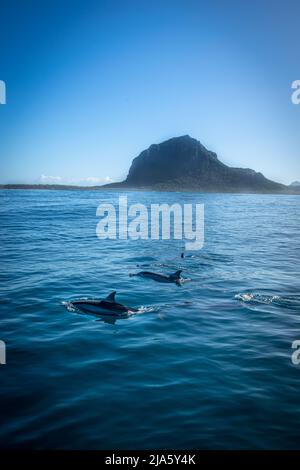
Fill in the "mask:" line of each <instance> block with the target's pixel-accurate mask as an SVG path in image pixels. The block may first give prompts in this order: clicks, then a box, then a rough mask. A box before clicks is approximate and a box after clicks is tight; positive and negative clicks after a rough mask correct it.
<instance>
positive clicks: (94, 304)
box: [65, 291, 138, 317]
mask: <svg viewBox="0 0 300 470" xmlns="http://www.w3.org/2000/svg"><path fill="white" fill-rule="evenodd" d="M115 296H116V292H115V291H114V292H112V293H111V294H109V295H108V296H107V297H106V298H104V299H78V300H71V301H69V302H65V305H66V306H67V308H69V309H74V310H78V311H80V312H83V313H90V314H93V315H100V316H102V315H109V316H114V317H126V316H128V315H130V314H131V313H136V312H138V309H136V308H134V307H128V306H126V305H123V304H120V303H118V302H116V301H115Z"/></svg>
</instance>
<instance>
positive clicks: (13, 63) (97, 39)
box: [0, 0, 300, 184]
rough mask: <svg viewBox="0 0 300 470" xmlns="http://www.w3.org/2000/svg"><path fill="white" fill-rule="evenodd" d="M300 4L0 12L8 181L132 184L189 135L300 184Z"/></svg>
mask: <svg viewBox="0 0 300 470" xmlns="http://www.w3.org/2000/svg"><path fill="white" fill-rule="evenodd" d="M299 18H300V3H299V1H296V0H287V1H285V2H282V1H279V0H278V1H276V0H261V1H258V0H253V1H251V2H247V4H246V2H243V1H238V0H226V1H224V0H223V1H221V0H220V1H205V2H204V1H201V0H198V1H193V0H180V1H179V0H178V1H176V0H172V1H168V0H164V1H161V0H160V1H156V0H153V1H149V0H147V1H144V0H131V1H126V0H124V1H114V0H112V1H101V0H98V1H91V0H81V1H79V0H72V1H71V0H70V1H69V0H62V1H56V0H52V1H49V0H44V1H43V2H40V1H37V0H35V1H32V0H27V1H26V2H25V1H23V0H19V1H16V0H11V1H9V2H5V3H4V2H3V3H2V5H1V30H0V79H1V80H4V81H5V82H6V87H7V104H6V105H1V106H0V158H1V174H0V181H1V183H8V182H39V181H43V182H61V183H66V182H67V183H68V182H71V183H74V184H76V183H79V182H80V183H81V184H82V183H83V184H94V183H96V182H97V183H98V182H99V183H101V182H102V181H103V182H104V181H105V179H107V178H111V179H113V180H120V179H122V178H123V177H125V176H126V174H127V170H128V168H129V166H130V163H131V160H132V158H134V157H135V156H137V155H138V154H139V152H140V151H142V150H143V149H144V148H147V147H148V146H149V145H150V144H152V143H158V142H160V141H163V140H165V139H167V138H170V137H173V136H177V135H183V134H190V135H191V136H193V137H195V138H197V139H199V140H200V141H201V142H202V143H203V144H204V145H206V146H207V147H208V148H209V149H211V150H213V151H215V152H217V154H218V156H219V158H220V159H221V160H222V161H224V162H225V163H227V164H229V165H233V166H241V167H250V168H253V169H255V170H257V171H261V172H263V173H264V174H265V176H267V177H269V178H271V179H274V180H276V181H280V182H284V183H290V182H291V181H293V180H296V179H298V180H300V158H299V157H300V155H299V153H300V132H299V130H300V129H299V127H300V105H298V106H296V105H293V104H292V102H291V93H292V91H291V83H292V82H293V81H294V80H296V79H300V67H299Z"/></svg>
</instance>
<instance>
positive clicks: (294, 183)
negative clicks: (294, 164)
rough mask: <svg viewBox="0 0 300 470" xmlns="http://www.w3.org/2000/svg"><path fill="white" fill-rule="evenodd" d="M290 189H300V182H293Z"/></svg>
mask: <svg viewBox="0 0 300 470" xmlns="http://www.w3.org/2000/svg"><path fill="white" fill-rule="evenodd" d="M290 188H300V181H293V182H292V183H291V184H290Z"/></svg>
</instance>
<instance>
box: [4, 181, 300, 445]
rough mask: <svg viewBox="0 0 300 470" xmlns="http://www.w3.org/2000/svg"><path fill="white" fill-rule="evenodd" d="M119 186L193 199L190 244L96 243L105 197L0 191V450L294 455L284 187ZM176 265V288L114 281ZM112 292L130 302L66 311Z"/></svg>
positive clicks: (299, 410) (298, 318)
mask: <svg viewBox="0 0 300 470" xmlns="http://www.w3.org/2000/svg"><path fill="white" fill-rule="evenodd" d="M127 195H128V202H129V204H131V203H135V202H138V203H142V204H146V205H147V206H149V204H150V203H164V202H165V203H169V204H171V203H174V202H179V203H203V204H204V205H205V243H204V247H203V249H202V250H199V251H194V252H192V251H190V252H187V253H186V257H185V258H183V259H182V258H181V257H180V254H181V251H182V246H183V243H182V242H181V241H179V240H142V241H133V240H100V239H98V238H97V236H96V226H97V223H98V222H99V217H97V216H96V210H97V207H98V205H99V204H100V203H113V204H117V203H118V194H117V193H114V192H108V191H106V192H104V191H80V190H78V191H75V190H74V191H39V190H35V191H30V190H26V191H22V190H15V191H14V190H10V191H5V190H3V191H1V192H0V196H1V201H0V204H1V206H0V214H1V225H0V240H1V248H0V250H1V289H0V307H1V308H0V312H1V313H0V315H1V321H0V339H1V340H3V341H5V343H6V347H7V364H6V365H1V366H0V380H1V386H0V409H1V416H0V421H1V423H0V424H1V426H0V446H1V447H2V448H34V449H49V448H50V449H151V448H157V449H299V448H300V365H294V364H293V363H292V360H291V355H292V352H293V350H292V347H291V346H292V342H293V341H294V340H297V339H298V340H300V290H299V281H300V266H299V254H300V230H299V221H300V198H299V196H286V195H285V196H279V195H238V194H226V195H224V194H195V193H157V192H148V193H143V192H128V193H127ZM178 269H182V270H183V273H182V274H183V276H184V277H186V278H190V279H191V281H190V282H186V283H184V284H183V285H182V286H181V287H178V286H177V285H175V284H158V283H156V282H155V281H152V280H147V279H141V278H138V277H130V276H129V274H130V273H136V272H138V271H140V270H147V271H149V270H151V271H155V272H161V273H166V274H169V273H172V272H175V271H176V270H178ZM114 290H116V291H117V300H118V301H119V302H121V303H125V304H126V305H130V306H132V307H136V308H140V310H139V312H138V313H137V314H135V315H131V316H130V317H129V318H125V319H120V320H117V321H116V322H115V323H114V322H106V321H103V318H97V317H94V316H90V315H84V314H81V313H79V312H76V311H74V310H72V309H71V308H67V307H68V305H69V304H68V302H69V301H70V300H72V299H78V298H87V297H88V298H90V297H92V298H103V297H105V296H107V295H108V294H109V293H110V292H112V291H114Z"/></svg>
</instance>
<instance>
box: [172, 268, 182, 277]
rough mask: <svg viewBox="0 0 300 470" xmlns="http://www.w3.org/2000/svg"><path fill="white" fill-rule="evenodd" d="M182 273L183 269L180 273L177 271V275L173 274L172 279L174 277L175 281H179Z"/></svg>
mask: <svg viewBox="0 0 300 470" xmlns="http://www.w3.org/2000/svg"><path fill="white" fill-rule="evenodd" d="M181 273H182V269H179V271H176V273H174V274H172V277H174V278H175V279H179V278H180V274H181Z"/></svg>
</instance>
